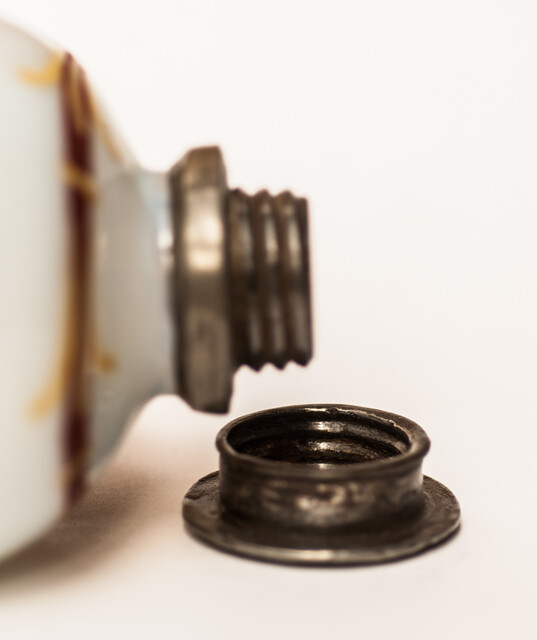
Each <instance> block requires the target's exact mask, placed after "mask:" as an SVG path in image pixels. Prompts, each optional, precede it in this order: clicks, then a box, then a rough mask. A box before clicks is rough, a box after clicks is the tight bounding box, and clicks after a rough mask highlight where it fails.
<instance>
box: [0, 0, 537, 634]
mask: <svg viewBox="0 0 537 640" xmlns="http://www.w3.org/2000/svg"><path fill="white" fill-rule="evenodd" d="M0 18H1V19H4V20H8V21H11V22H14V23H15V24H17V25H19V26H22V27H24V28H26V29H28V30H30V31H31V32H33V33H34V34H36V35H38V36H40V37H42V38H44V39H45V40H48V41H49V42H51V43H53V44H56V45H58V46H61V47H63V48H66V49H68V50H70V51H71V52H72V53H73V54H74V55H75V56H76V57H77V58H78V60H79V62H80V63H81V64H82V65H83V66H84V67H85V68H86V70H87V72H88V74H89V76H90V78H91V81H92V84H93V86H94V87H95V89H96V90H97V92H98V93H99V94H100V95H101V96H102V98H103V101H104V103H105V104H106V105H107V107H108V110H109V112H110V113H111V114H112V116H113V119H114V120H115V121H116V123H117V127H118V129H119V130H120V131H121V132H122V134H123V135H124V137H125V138H126V139H127V141H128V142H129V143H130V145H131V147H132V149H133V151H134V152H135V154H136V155H137V157H138V158H139V160H140V162H141V163H142V164H143V165H145V166H147V167H149V168H151V169H156V170H166V169H167V168H168V167H169V166H170V165H171V164H172V163H173V162H175V161H176V160H177V159H178V158H179V157H180V156H182V154H183V153H184V152H185V151H186V150H187V149H188V148H190V147H192V146H197V145H205V144H214V143H217V144H220V145H221V146H222V148H223V150H224V153H225V157H226V162H227V166H228V177H229V184H230V185H232V186H238V187H241V188H243V189H245V190H247V191H248V192H255V191H257V190H258V189H261V188H268V189H269V190H270V191H272V192H278V191H280V190H283V189H286V188H290V189H292V190H293V191H294V192H295V193H296V194H299V195H305V196H307V197H308V199H309V201H310V215H311V234H312V238H311V240H312V248H311V252H312V258H313V283H314V321H315V358H314V360H313V362H312V363H311V364H310V365H309V367H307V368H306V369H302V368H300V367H298V366H292V365H290V366H288V367H287V369H286V370H285V372H283V373H281V372H278V371H276V370H275V369H273V368H272V367H266V368H265V369H263V371H262V372H261V373H259V374H255V373H254V372H253V371H250V370H247V369H244V370H241V372H240V373H239V374H238V375H237V376H236V378H235V394H234V398H233V403H232V409H231V414H230V417H234V416H238V415H241V414H243V413H246V412H249V411H254V410H257V409H264V408H268V407H273V406H277V405H285V404H297V403H318V402H342V403H348V404H358V405H362V406H369V407H376V408H380V409H384V410H388V411H393V412H396V413H400V414H403V415H405V416H407V417H409V418H411V419H413V420H415V421H417V422H418V423H419V424H421V426H423V427H424V428H425V429H426V431H427V432H428V434H429V436H430V437H431V439H432V443H433V447H432V450H431V453H430V454H429V456H428V457H427V459H426V461H425V472H426V473H428V474H430V475H432V476H433V477H434V478H437V479H438V480H440V481H441V482H443V483H445V484H446V485H447V486H449V487H450V488H451V489H452V490H453V491H454V492H455V494H456V495H457V497H458V498H459V500H460V502H461V506H462V510H463V528H462V531H461V533H460V534H459V536H458V537H457V538H455V539H454V540H453V541H452V542H450V543H449V544H447V545H446V546H444V547H441V548H439V549H437V550H435V551H433V552H431V553H429V554H426V555H424V556H421V557H418V558H415V559H412V560H407V561H404V562H399V563H397V564H393V565H385V566H381V567H374V568H365V569H364V568H355V569H338V570H307V569H292V568H284V567H277V566H270V565H263V564H257V563H253V562H249V561H246V560H240V559H236V558H233V557H231V556H225V555H223V554H220V553H218V552H216V551H213V550H211V549H208V548H206V547H204V546H202V545H200V544H199V543H196V542H195V541H193V540H192V539H190V538H189V537H188V536H187V534H186V533H185V531H184V530H183V524H182V519H181V500H182V497H183V495H184V493H185V492H186V491H187V490H188V488H189V487H190V485H191V484H192V483H193V482H195V481H196V480H197V479H198V478H199V477H201V476H202V475H205V474H206V473H209V472H210V471H212V470H214V469H216V467H217V462H218V461H217V456H216V451H215V449H214V438H215V435H216V433H217V431H218V429H219V428H220V427H222V426H223V425H224V424H225V422H226V421H227V419H228V418H227V417H221V416H220V417H213V416H207V415H204V414H200V413H195V412H193V411H191V410H190V409H189V408H188V407H187V406H186V405H185V404H184V403H182V402H181V401H180V400H178V399H175V398H172V397H165V398H159V399H157V400H155V401H153V402H152V403H151V404H150V405H149V406H148V407H147V408H146V409H145V410H144V411H143V412H142V414H141V415H140V416H139V418H138V420H137V421H136V422H135V423H134V425H133V427H132V428H131V430H130V433H129V435H128V436H127V438H126V440H125V441H124V443H123V447H122V448H121V450H120V451H119V453H118V455H117V457H116V458H115V459H114V460H113V462H112V465H111V466H110V468H109V470H108V471H107V473H106V474H105V476H104V477H103V479H102V481H101V482H100V483H99V484H98V485H97V486H96V487H95V488H94V489H93V490H92V492H91V493H90V494H89V495H88V496H87V498H86V499H85V500H84V502H83V503H82V504H80V505H79V506H78V508H77V509H76V510H75V511H74V512H73V513H72V514H71V515H70V516H69V517H68V518H67V519H66V520H65V521H64V522H62V523H60V525H59V526H58V527H57V528H56V529H55V530H54V531H53V532H51V534H49V535H48V536H47V537H46V538H45V539H44V540H42V541H41V542H40V543H38V544H37V545H36V546H35V547H33V548H31V549H30V550H28V551H26V552H25V553H23V554H21V555H19V556H18V557H16V558H14V559H13V560H10V561H8V562H7V563H5V564H4V565H3V566H1V567H0V636H1V637H5V638H8V637H9V638H17V639H19V638H33V637H40V638H43V637H46V638H49V637H50V638H64V637H65V638H67V637H69V638H70V637H72V636H73V634H76V637H77V638H93V637H99V636H100V637H110V635H111V634H112V633H117V634H119V637H127V636H128V637H130V638H146V637H148V636H149V635H150V634H151V635H152V636H154V637H158V638H168V637H170V638H171V637H174V638H178V637H181V638H186V639H198V638H213V637H222V638H227V637H230V638H231V637H233V638H252V637H255V638H273V637H275V636H280V637H285V638H287V637H289V638H290V637H295V636H297V637H298V636H302V637H306V636H307V637H310V638H325V637H328V636H329V635H330V637H332V638H334V637H335V638H351V637H353V638H355V637H357V636H358V635H359V636H360V637H364V638H368V639H373V638H387V637H391V636H395V635H397V636H398V637H399V638H410V637H412V638H431V637H434V638H452V637H454V636H455V635H456V636H458V637H462V638H470V637H488V638H505V637H516V638H519V639H522V638H535V637H536V636H537V621H536V620H535V614H534V612H533V601H534V595H535V589H536V579H537V578H536V576H537V551H536V549H535V539H536V536H537V515H536V502H535V495H534V494H535V486H536V481H537V472H536V470H535V461H534V458H535V451H536V450H537V429H536V427H537V424H536V423H537V419H536V415H535V410H534V406H535V378H536V367H535V362H536V359H537V340H536V327H537V296H536V295H535V292H536V282H537V253H536V251H535V241H536V240H535V239H536V237H537V219H536V212H537V181H536V180H535V177H534V176H535V173H536V170H537V154H536V149H537V115H536V114H537V86H536V78H537V41H536V39H535V33H536V30H537V5H535V3H533V2H530V1H526V2H524V1H522V0H515V1H512V2H500V1H497V0H488V1H484V0H483V1H481V0H465V1H458V0H454V1H452V2H449V3H444V2H427V1H425V0H424V1H419V0H409V1H407V2H405V3H401V2H397V1H396V0H392V1H390V0H380V1H378V2H375V3H372V2H361V1H360V2H352V1H350V0H349V1H344V0H333V1H332V2H320V1H317V0H310V1H309V2H306V1H305V0H294V1H293V0H287V1H283V0H272V1H271V2H265V1H261V0H258V1H255V2H252V1H250V2H248V1H242V2H241V1H239V0H220V1H213V2H210V1H208V0H196V1H194V0H190V1H188V0H173V1H172V0H151V1H148V0H147V1H146V0H143V1H142V0H138V1H136V0H130V1H129V2H123V1H120V0H115V1H112V2H111V1H110V0H108V1H106V2H105V1H103V0H92V1H91V2H82V1H81V0H48V1H47V2H42V1H39V0H33V1H32V0H11V1H10V0H0ZM0 114H1V106H0ZM0 144H1V141H0ZM0 179H1V177H0Z"/></svg>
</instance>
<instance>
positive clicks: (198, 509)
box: [183, 405, 460, 565]
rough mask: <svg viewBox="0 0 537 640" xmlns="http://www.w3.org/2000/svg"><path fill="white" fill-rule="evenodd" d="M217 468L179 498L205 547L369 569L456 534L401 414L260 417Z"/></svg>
mask: <svg viewBox="0 0 537 640" xmlns="http://www.w3.org/2000/svg"><path fill="white" fill-rule="evenodd" d="M216 444H217V448H218V450H219V452H220V471H219V472H215V473H212V474H210V475H208V476H206V477H205V478H202V479H201V480H199V481H198V482H197V483H196V484H195V485H194V486H193V487H192V488H191V489H190V491H189V492H188V493H187V495H186V496H185V499H184V503H183V515H184V518H185V521H186V524H187V527H188V529H189V531H190V532H191V533H192V534H194V535H195V536H196V537H198V538H200V539H201V540H203V541H205V542H208V543H209V544H211V545H214V546H216V547H219V548H221V549H223V550H225V551H230V552H232V553H236V554H239V555H244V556H249V557H252V558H256V559H259V560H268V561H273V562H282V563H289V564H311V565H340V564H371V563H377V562H386V561H390V560H396V559H399V558H403V557H406V556H410V555H414V554H416V553H419V552H421V551H424V550H425V549H428V548H430V547H433V546H435V545H437V544H439V543H440V542H442V541H443V540H445V539H446V538H448V537H449V536H450V535H451V534H453V533H454V532H455V531H457V529H458V528H459V524H460V509H459V504H458V502H457V499H456V498H455V496H454V495H453V494H452V493H451V492H450V491H449V489H447V488H446V487H444V486H443V485H442V484H440V483H439V482H437V481H436V480H433V479H432V478H429V477H427V476H425V477H424V476H423V475H422V471H421V467H422V461H423V458H424V456H425V455H426V454H427V452H428V450H429V446H430V441H429V438H428V436H427V434H426V433H425V431H423V429H422V428H421V427H419V426H418V425H417V424H416V423H414V422H412V421H411V420H408V419H406V418H403V417H401V416H398V415H395V414H391V413H387V412H384V411H377V410H375V409H365V408H361V407H354V406H350V405H311V406H294V407H283V408H279V409H272V410H268V411H260V412H258V413H253V414H250V415H247V416H244V417H242V418H239V419H237V420H234V421H233V422H231V423H229V424H228V425H227V426H226V427H224V429H222V430H221V431H220V433H219V434H218V437H217V440H216Z"/></svg>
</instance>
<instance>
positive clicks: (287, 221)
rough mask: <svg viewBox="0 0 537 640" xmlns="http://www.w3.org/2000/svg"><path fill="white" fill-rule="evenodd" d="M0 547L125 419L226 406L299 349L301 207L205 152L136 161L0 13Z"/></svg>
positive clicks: (79, 480) (76, 81)
mask: <svg viewBox="0 0 537 640" xmlns="http://www.w3.org/2000/svg"><path fill="white" fill-rule="evenodd" d="M0 95H1V96H2V107H1V112H0V113H1V117H0V183H1V187H0V198H1V202H2V207H1V212H0V230H1V233H0V291H1V292H2V302H1V305H0V389H1V390H2V398H1V402H0V513H1V514H2V527H0V558H1V557H3V556H6V555H7V554H9V553H12V552H13V551H15V550H17V549H18V548H20V547H21V546H23V545H25V544H27V543H28V542H30V541H31V540H33V539H35V538H36V537H37V536H39V535H40V534H41V533H42V532H44V531H45V530H46V529H47V528H48V527H49V526H50V525H51V524H52V523H53V522H54V521H55V520H56V519H57V518H58V517H59V516H60V515H61V514H62V513H63V512H64V511H65V509H66V508H68V507H69V505H70V504H72V503H73V502H74V501H75V500H76V499H77V498H78V497H79V496H80V495H81V493H82V492H83V490H84V487H85V486H86V485H87V483H89V482H91V481H92V480H93V479H94V478H95V477H96V475H97V474H98V473H99V470H100V469H101V468H102V466H103V464H104V463H105V462H106V460H107V458H108V457H109V455H110V454H111V452H112V451H113V450H114V447H115V445H116V444H117V442H118V439H119V438H120V436H121V434H122V432H123V430H124V429H125V426H126V424H127V423H128V421H129V419H130V418H131V417H132V415H133V414H134V413H135V412H136V411H137V410H138V409H139V408H140V407H141V406H142V405H143V404H144V403H145V402H146V401H147V400H148V399H149V398H151V397H154V396H155V395H157V394H159V393H167V392H175V393H178V394H179V395H181V396H182V397H183V398H185V400H186V401H187V402H188V403H189V404H190V405H191V406H193V407H194V408H196V409H201V410H208V411H225V410H226V409H227V403H228V400H229V396H230V394H231V382H232V377H233V372H234V371H235V370H236V368H237V367H239V366H240V365H241V364H248V365H250V366H253V367H254V368H259V367H261V366H262V365H263V364H264V363H265V362H272V363H274V364H275V365H276V366H278V367H283V366H284V364H285V363H286V362H287V361H289V360H294V361H296V362H299V363H301V364H306V362H307V361H308V360H309V358H310V355H311V329H310V306H309V276H308V247H307V212H306V203H305V201H304V200H302V199H297V198H294V197H293V196H291V194H289V193H284V194H280V195H279V196H276V197H272V196H269V195H268V194H267V193H266V192H262V193H260V194H257V195H256V196H252V197H250V196H246V195H245V194H243V193H242V192H239V191H228V189H227V185H226V181H225V171H224V167H223V162H222V157H221V153H220V151H219V150H218V149H217V148H205V149H199V150H194V151H192V152H190V153H189V154H187V155H186V156H185V158H184V159H183V160H182V161H181V162H180V163H178V164H177V165H176V166H175V167H173V168H172V169H171V170H170V172H168V173H166V174H161V175H160V174H159V175H156V174H150V173H148V172H146V171H144V170H143V169H142V168H140V167H139V165H138V164H137V162H136V161H135V159H134V158H133V157H132V155H131V154H130V153H129V151H128V149H127V148H126V146H125V145H124V144H123V142H122V141H121V140H120V139H118V137H117V136H116V134H115V132H114V131H113V130H111V128H110V127H109V124H108V122H107V120H106V116H105V115H104V113H103V111H102V108H101V107H100V105H99V104H98V102H97V100H96V98H95V96H94V95H93V94H92V91H91V88H90V85H89V83H88V81H87V79H86V75H85V73H84V71H83V70H82V69H81V68H80V66H79V65H78V64H77V63H76V61H75V60H74V59H73V58H72V57H71V56H70V55H69V54H67V53H63V52H58V51H55V50H53V49H51V48H49V47H48V46H46V45H44V44H42V43H41V42H39V41H37V40H36V39H34V38H33V37H31V36H29V35H27V34H25V33H23V32H21V31H19V30H18V29H16V28H14V27H12V26H10V25H7V24H5V23H2V22H0Z"/></svg>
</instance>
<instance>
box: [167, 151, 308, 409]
mask: <svg viewBox="0 0 537 640" xmlns="http://www.w3.org/2000/svg"><path fill="white" fill-rule="evenodd" d="M169 180H170V194H171V205H172V206H171V209H172V228H173V237H174V241H173V269H172V278H171V279H170V284H171V287H172V295H171V300H172V312H173V314H174V321H175V327H176V335H175V366H176V380H177V392H178V393H179V395H181V396H182V397H183V398H184V399H185V400H186V401H187V402H188V403H189V404H190V406H191V407H193V408H194V409H199V410H201V411H211V412H218V413H225V412H226V411H227V410H228V408H229V400H230V398H231V394H232V390H233V375H234V373H235V371H236V370H237V368H238V367H240V366H241V365H242V364H247V365H249V366H250V367H252V368H253V369H256V370H257V369H260V368H261V367H262V366H263V365H264V364H266V363H268V362H271V363H272V364H274V365H275V366H276V367H279V368H283V367H284V366H285V364H286V363H287V362H290V361H294V362H297V363H298V364H302V365H305V364H307V362H308V361H309V360H310V358H311V351H312V348H311V344H312V337H311V334H312V331H311V309H310V281H309V251H308V220H307V216H308V213H307V203H306V201H305V200H304V199H303V198H295V197H294V196H293V195H291V194H290V193H288V192H285V193H281V194H280V195H278V196H271V195H269V194H268V193H267V192H265V191H261V192H260V193H258V194H256V195H254V196H248V195H246V194H244V193H243V192H242V191H239V190H233V191H230V190H229V189H228V186H227V181H226V171H225V166H224V160H223V157H222V152H221V151H220V149H219V148H218V147H201V148H199V149H193V150H191V151H189V152H188V153H187V154H186V155H185V156H184V158H183V159H182V160H181V161H180V162H178V163H177V164H176V165H174V166H173V167H172V168H171V169H170V172H169Z"/></svg>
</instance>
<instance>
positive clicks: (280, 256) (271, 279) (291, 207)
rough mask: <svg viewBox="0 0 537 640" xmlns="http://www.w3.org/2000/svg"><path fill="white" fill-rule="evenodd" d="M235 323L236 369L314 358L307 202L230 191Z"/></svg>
mask: <svg viewBox="0 0 537 640" xmlns="http://www.w3.org/2000/svg"><path fill="white" fill-rule="evenodd" d="M227 209H228V216H227V220H228V225H229V233H228V234H227V237H228V251H229V268H230V271H229V273H230V293H231V322H232V331H233V342H234V353H235V359H236V364H237V366H239V365H241V364H246V365H249V366H250V367H252V368H253V369H255V370H259V369H260V368H261V367H262V366H263V365H264V364H265V363H268V362H270V363H272V364H274V365H275V366H276V367H278V368H280V369H281V368H283V367H284V366H285V365H286V364H287V362H289V361H294V362H297V363H298V364H301V365H305V364H307V362H308V361H309V360H310V358H311V355H312V337H311V333H312V332H311V302H310V285H309V250H308V213H307V202H306V200H305V199H304V198H296V197H294V196H293V195H292V194H291V193H289V192H287V191H286V192H284V193H281V194H279V195H277V196H272V195H270V194H269V193H267V192H266V191H260V192H259V193H257V194H255V195H253V196H249V195H247V194H245V193H243V192H242V191H241V190H239V189H235V190H233V191H229V192H228V200H227Z"/></svg>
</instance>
